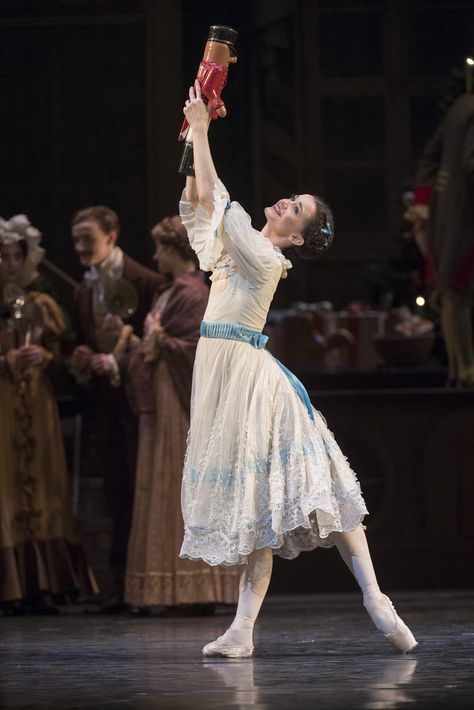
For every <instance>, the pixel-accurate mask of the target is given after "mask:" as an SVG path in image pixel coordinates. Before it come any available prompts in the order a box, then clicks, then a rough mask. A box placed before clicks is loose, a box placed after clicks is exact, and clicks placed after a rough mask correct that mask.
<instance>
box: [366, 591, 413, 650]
mask: <svg viewBox="0 0 474 710" xmlns="http://www.w3.org/2000/svg"><path fill="white" fill-rule="evenodd" d="M364 606H365V608H366V610H367V612H368V614H369V616H370V618H371V619H372V621H373V622H374V624H375V626H376V627H377V628H378V630H379V631H381V632H382V633H383V635H384V636H385V638H387V639H388V640H389V641H390V643H391V644H392V645H393V646H395V648H396V649H397V650H398V651H401V652H402V653H409V652H410V651H413V649H414V648H415V646H418V641H417V640H416V639H415V637H414V636H413V634H412V632H411V631H410V629H409V628H408V626H407V625H406V624H405V623H404V622H403V621H402V619H400V617H399V616H398V614H397V612H396V611H395V608H394V606H393V604H392V602H391V601H390V599H389V598H388V597H387V596H386V595H385V594H381V593H377V594H370V595H368V596H367V598H364Z"/></svg>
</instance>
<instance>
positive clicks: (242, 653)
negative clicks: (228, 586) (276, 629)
mask: <svg viewBox="0 0 474 710" xmlns="http://www.w3.org/2000/svg"><path fill="white" fill-rule="evenodd" d="M272 567H273V553H272V550H270V549H268V548H264V549H263V550H254V551H253V552H252V554H250V555H249V557H248V563H247V565H246V566H245V567H244V570H243V572H242V576H241V577H240V586H239V591H240V595H239V603H238V605H237V613H236V615H235V619H234V621H233V622H232V624H231V625H230V627H229V628H228V629H227V631H226V632H225V634H223V636H219V638H218V639H216V640H215V641H212V642H211V643H208V644H207V645H206V646H204V648H203V649H202V652H203V654H204V655H205V656H227V657H229V658H246V657H248V656H251V655H252V653H253V627H254V624H255V620H256V618H257V616H258V612H259V611H260V607H261V606H262V602H263V600H264V598H265V594H266V593H267V589H268V585H269V584H270V578H271V575H272Z"/></svg>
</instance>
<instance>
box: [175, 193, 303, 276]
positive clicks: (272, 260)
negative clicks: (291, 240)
mask: <svg viewBox="0 0 474 710" xmlns="http://www.w3.org/2000/svg"><path fill="white" fill-rule="evenodd" d="M179 210H180V216H181V220H182V222H183V224H184V226H185V227H186V230H187V232H188V237H189V241H190V244H191V246H192V248H193V249H194V251H195V252H196V254H197V255H198V257H199V265H200V267H201V269H203V271H212V269H213V268H214V266H215V265H216V262H217V261H218V259H219V257H220V256H221V255H222V254H223V253H225V254H229V255H230V256H231V257H232V260H233V262H234V264H235V267H236V269H237V271H238V272H239V273H240V274H241V275H242V276H244V277H245V278H246V279H247V280H248V281H249V282H251V283H252V284H254V285H256V286H258V285H260V284H262V283H264V282H265V281H267V280H268V279H269V278H270V276H271V275H272V274H273V272H274V271H275V270H277V271H279V273H280V274H282V273H283V275H284V274H285V273H286V269H288V268H291V263H290V262H289V261H288V260H287V259H285V258H284V257H283V255H282V254H281V253H278V252H277V251H275V249H274V248H273V245H272V244H271V243H270V241H269V240H268V239H266V238H265V237H264V236H263V234H262V233H261V232H258V231H257V230H256V229H254V228H253V227H252V224H251V221H250V217H249V215H248V214H247V213H246V212H245V210H244V209H243V208H242V207H241V205H239V203H238V202H231V203H230V202H229V194H228V192H227V190H226V188H225V187H224V185H223V184H222V183H221V181H220V180H219V181H218V182H217V183H216V186H215V188H214V211H213V213H212V215H209V213H208V212H207V210H205V209H204V208H203V207H202V206H201V205H198V206H197V207H196V208H194V207H193V205H192V204H191V203H190V202H188V201H187V200H186V199H185V193H184V192H183V197H182V198H181V201H180V203H179Z"/></svg>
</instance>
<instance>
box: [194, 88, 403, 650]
mask: <svg viewBox="0 0 474 710" xmlns="http://www.w3.org/2000/svg"><path fill="white" fill-rule="evenodd" d="M184 113H185V115H186V117H187V119H188V121H189V123H190V125H191V128H192V131H193V142H194V167H195V174H196V178H195V179H194V178H187V182H186V188H185V190H184V193H183V197H182V200H181V203H180V214H181V218H182V221H183V224H184V225H185V227H186V229H187V232H188V237H189V240H190V243H191V245H192V247H193V249H194V250H195V251H196V254H197V255H198V257H199V261H200V265H201V268H202V269H203V270H205V271H212V272H213V274H212V277H211V279H212V282H213V283H212V287H211V293H210V298H209V304H208V307H207V309H206V313H205V315H204V321H203V323H202V324H201V335H202V336H203V337H201V339H200V341H199V343H198V347H197V353H196V360H195V366H194V378H193V392H192V404H191V425H190V433H189V443H188V449H187V454H186V462H185V467H184V472H183V495H182V504H183V517H184V522H185V535H184V540H183V544H182V548H181V555H182V556H183V557H187V558H191V559H199V558H201V559H203V560H205V561H206V562H207V563H208V564H210V565H216V564H224V565H225V564H232V565H233V564H241V565H243V569H242V574H241V580H240V597H239V602H238V607H237V614H236V616H235V619H234V621H233V623H232V624H231V626H230V628H229V629H228V630H227V631H226V632H225V633H224V634H223V636H220V637H219V638H218V639H216V640H215V641H213V642H211V643H209V644H207V645H206V646H205V647H204V648H203V653H204V655H205V656H224V657H246V656H250V655H251V654H252V652H253V640H252V637H253V626H254V623H255V620H256V618H257V615H258V612H259V610H260V606H261V604H262V601H263V599H264V596H265V594H266V591H267V588H268V585H269V582H270V576H271V570H272V559H273V554H278V555H280V556H282V557H286V558H294V557H296V556H297V555H298V554H299V553H300V552H301V551H302V550H310V549H313V548H315V547H317V546H325V547H329V546H331V545H336V546H337V548H338V550H339V552H340V554H341V555H342V557H343V559H344V561H345V562H346V563H347V565H348V567H349V569H350V570H351V572H352V573H353V574H354V576H355V578H356V580H357V582H358V584H359V586H360V588H361V590H362V593H363V603H364V606H365V608H366V609H367V611H368V613H369V615H370V617H371V619H372V620H373V622H374V623H375V625H376V626H377V628H378V629H380V630H381V631H382V633H383V634H384V635H385V636H386V637H387V638H388V639H389V641H391V643H392V644H393V645H394V646H395V647H396V648H397V649H399V650H400V651H403V652H405V651H409V650H411V649H412V648H414V647H415V645H416V641H415V638H414V637H413V634H412V633H411V631H410V630H409V629H408V627H407V626H406V625H405V624H404V622H403V621H402V620H401V619H400V617H399V616H398V615H397V613H396V611H395V609H394V608H393V605H392V603H391V602H390V600H389V599H388V597H386V596H385V595H384V594H382V593H381V591H380V589H379V586H378V583H377V578H376V576H375V572H374V569H373V566H372V562H371V558H370V553H369V549H368V546H367V540H366V536H365V531H364V528H363V526H362V525H361V522H362V520H363V518H364V516H365V515H366V514H367V509H366V507H365V503H364V500H363V498H362V495H361V492H360V487H359V483H358V481H357V479H356V476H355V474H354V472H353V471H352V470H351V468H350V466H349V464H348V462H347V460H346V458H345V457H344V456H343V454H342V452H341V451H340V449H339V447H338V445H337V443H336V441H335V440H334V437H333V435H332V434H331V432H330V431H329V429H328V428H327V426H326V422H325V420H324V418H323V417H322V416H321V414H320V413H319V412H317V411H316V410H315V409H314V408H313V407H312V406H311V403H310V402H309V398H308V395H307V393H306V391H305V390H304V388H303V386H302V385H301V383H300V382H299V381H298V380H297V379H296V378H295V377H294V375H292V373H290V372H289V371H287V370H286V369H285V368H283V366H282V365H281V364H280V363H278V362H277V361H276V360H275V359H274V358H273V357H272V356H271V355H270V353H269V352H268V351H266V350H265V349H264V346H265V342H266V338H265V337H264V336H263V335H262V333H261V331H262V328H263V326H264V324H265V320H266V316H267V312H268V309H269V306H270V303H271V300H272V298H273V294H274V292H275V289H276V287H277V285H278V282H279V280H280V278H282V277H284V276H286V271H287V269H289V268H290V267H291V263H290V262H289V261H288V260H287V259H286V258H285V257H284V255H283V253H282V252H283V251H284V250H285V249H289V248H291V249H292V250H293V251H296V252H297V253H298V254H300V255H301V256H302V257H303V258H314V257H316V256H318V255H319V254H321V253H322V252H323V251H324V250H325V249H326V248H327V247H328V246H329V244H330V242H331V240H332V234H333V220H332V215H331V211H330V209H329V207H328V206H327V205H326V204H325V203H324V202H323V201H322V200H321V199H319V198H317V197H314V196H313V195H309V194H305V195H297V196H293V197H292V198H289V199H282V200H279V201H278V202H277V203H276V204H275V205H273V206H272V207H267V208H266V209H265V217H266V224H265V226H264V228H263V229H262V230H261V231H260V232H258V231H256V230H255V229H253V228H252V226H251V223H250V218H249V216H248V215H247V214H246V213H245V212H244V210H243V209H242V207H241V206H240V205H239V204H238V203H236V202H232V203H231V202H230V201H229V197H228V193H227V190H226V189H225V187H224V186H223V185H222V183H221V182H220V181H219V179H218V176H217V173H216V170H215V167H214V164H213V161H212V156H211V152H210V148H209V142H208V136H207V129H208V124H209V114H208V111H207V109H206V106H205V105H204V103H203V101H202V99H201V95H200V88H199V83H198V82H196V83H195V86H194V87H191V88H190V92H189V100H188V101H187V102H186V105H185V108H184Z"/></svg>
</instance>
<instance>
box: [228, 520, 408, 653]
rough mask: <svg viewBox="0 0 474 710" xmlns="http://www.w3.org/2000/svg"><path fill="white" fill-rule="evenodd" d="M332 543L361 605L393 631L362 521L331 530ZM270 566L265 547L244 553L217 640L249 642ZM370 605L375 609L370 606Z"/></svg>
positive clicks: (270, 557) (269, 554) (237, 643)
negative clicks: (233, 603)
mask: <svg viewBox="0 0 474 710" xmlns="http://www.w3.org/2000/svg"><path fill="white" fill-rule="evenodd" d="M332 536H333V540H334V543H335V545H336V547H337V549H338V551H339V554H340V555H341V557H342V559H343V560H344V562H345V563H346V565H347V566H348V567H349V569H350V570H351V572H352V574H353V575H354V577H355V579H356V581H357V583H358V584H359V587H360V588H361V591H362V594H363V598H364V605H365V606H366V607H371V617H372V619H373V621H374V623H375V625H376V626H377V628H379V629H380V631H382V632H383V633H386V634H387V633H391V631H393V624H394V617H393V612H392V611H390V609H389V607H388V606H387V604H386V602H385V601H384V600H385V597H384V596H383V595H382V594H381V592H380V589H379V585H378V583H377V577H376V576H375V571H374V567H373V564H372V560H371V557H370V552H369V546H368V544H367V538H366V536H365V531H364V528H363V527H362V525H359V526H358V527H357V528H355V530H352V531H351V532H343V533H337V532H335V533H332ZM272 567H273V552H272V550H270V549H269V548H264V549H262V550H254V551H253V552H252V553H251V554H250V555H249V556H248V563H247V565H246V566H245V567H244V570H243V572H242V576H241V578H240V586H239V591H240V596H239V602H238V605H237V613H236V615H235V619H234V621H233V622H232V624H231V626H230V627H229V629H227V631H226V632H225V634H224V635H223V636H221V637H220V639H219V641H220V643H224V644H226V645H229V646H234V645H235V646H240V645H242V646H250V645H252V635H253V627H254V624H255V620H256V618H257V616H258V613H259V611H260V607H261V606H262V602H263V600H264V598H265V595H266V593H267V589H268V585H269V584H270V578H271V574H272ZM374 606H375V607H377V609H374Z"/></svg>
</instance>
